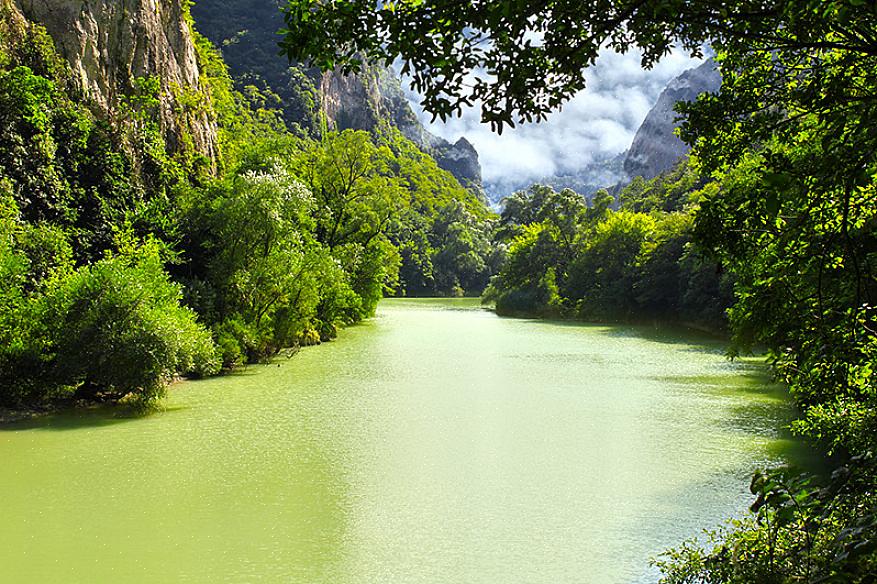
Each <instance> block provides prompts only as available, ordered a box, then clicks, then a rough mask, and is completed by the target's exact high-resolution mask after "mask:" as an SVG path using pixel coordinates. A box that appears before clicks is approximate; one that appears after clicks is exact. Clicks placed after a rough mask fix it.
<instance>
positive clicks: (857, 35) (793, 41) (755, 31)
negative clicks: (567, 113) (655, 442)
mask: <svg viewBox="0 0 877 584" xmlns="http://www.w3.org/2000/svg"><path fill="white" fill-rule="evenodd" d="M285 19H286V25H287V30H286V31H284V33H285V36H284V39H283V41H282V43H281V45H282V47H283V49H284V51H285V52H286V53H287V55H289V56H290V57H292V58H296V59H304V58H310V59H312V60H313V62H314V64H316V65H318V66H319V67H321V68H324V69H332V68H334V67H341V68H342V69H345V70H357V69H358V68H359V67H360V66H361V64H362V62H363V59H369V60H382V61H384V62H385V63H391V62H393V61H394V60H395V59H396V58H401V59H402V60H403V61H404V65H403V73H405V74H408V75H410V76H411V77H412V80H413V85H414V87H415V89H417V91H418V92H419V93H420V94H421V95H423V96H424V101H423V104H424V107H425V108H426V110H427V111H429V112H431V113H432V114H433V115H434V116H438V117H440V118H442V119H445V118H446V117H448V116H449V115H451V114H453V113H455V112H456V111H459V109H460V108H461V107H464V106H469V105H473V104H474V103H481V104H483V113H482V119H483V121H484V122H489V123H490V124H491V125H492V127H494V128H495V129H497V130H499V131H501V130H502V128H503V127H504V126H506V125H513V124H514V121H515V120H519V121H533V120H540V119H544V117H545V116H546V115H547V114H548V113H549V112H551V111H553V110H555V109H557V108H558V107H560V106H561V105H562V104H563V103H564V102H565V101H567V100H568V99H569V98H570V97H572V95H574V94H575V93H576V92H577V91H579V90H581V89H583V88H584V87H585V80H584V76H583V74H582V72H583V70H584V69H586V68H587V67H589V66H591V65H593V64H594V62H595V61H596V59H597V58H598V56H599V53H600V51H601V50H602V49H603V48H604V47H609V48H611V49H613V50H616V51H619V52H625V51H629V50H638V51H640V52H641V54H642V65H643V66H644V67H651V66H652V65H654V64H655V63H656V62H657V61H658V60H660V59H661V58H662V57H663V56H665V55H666V54H667V53H668V52H669V51H670V50H671V48H672V47H673V46H677V45H678V46H681V47H682V48H683V49H684V50H686V51H689V52H690V53H692V54H695V55H697V54H700V53H701V51H702V46H703V45H704V43H711V44H712V45H713V46H714V47H716V48H717V49H719V50H720V51H721V50H725V49H730V50H737V49H747V48H756V49H757V48H761V47H765V48H768V49H769V50H770V49H783V50H785V49H789V50H796V51H803V52H807V51H818V50H824V49H838V50H841V51H844V52H848V53H850V54H851V55H853V56H854V58H874V57H875V56H877V37H875V36H874V35H873V34H872V32H873V30H874V28H875V22H877V14H875V6H874V3H873V2H867V1H865V0H832V1H810V0H740V1H736V2H728V1H723V0H693V1H692V0H661V1H659V2H642V1H640V0H590V1H587V2H582V1H581V0H548V1H545V2H533V1H526V0H524V1H511V0H502V1H499V2H486V3H471V2H470V3H467V2H456V1H454V0H400V1H396V2H386V3H383V4H380V5H379V7H378V8H376V5H375V3H374V2H370V1H368V0H342V1H337V2H323V1H321V0H290V2H289V4H288V6H287V7H286V14H285Z"/></svg>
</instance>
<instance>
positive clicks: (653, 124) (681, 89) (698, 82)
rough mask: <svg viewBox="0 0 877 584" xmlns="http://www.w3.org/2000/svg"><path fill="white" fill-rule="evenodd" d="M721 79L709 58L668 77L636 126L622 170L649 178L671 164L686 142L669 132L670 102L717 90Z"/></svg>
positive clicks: (673, 115) (671, 123)
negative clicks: (697, 65)
mask: <svg viewBox="0 0 877 584" xmlns="http://www.w3.org/2000/svg"><path fill="white" fill-rule="evenodd" d="M721 83H722V76H721V74H720V73H719V71H718V70H717V69H716V64H715V62H714V61H713V60H712V59H708V60H706V61H705V62H704V63H703V64H702V65H700V66H699V67H696V68H694V69H689V70H688V71H685V72H684V73H682V74H681V75H680V76H679V77H676V78H675V79H674V80H673V81H671V82H670V83H669V84H668V85H667V87H666V88H665V89H664V91H663V92H662V93H661V95H660V96H659V97H658V101H657V103H656V104H655V106H654V107H653V108H652V109H651V111H649V113H648V115H647V116H646V119H645V121H643V123H642V125H641V126H640V127H639V129H638V130H637V132H636V135H635V136H634V138H633V143H632V144H631V146H630V149H629V150H628V151H627V155H626V156H625V159H624V171H625V173H627V175H628V176H629V177H635V176H642V177H643V178H645V179H650V178H654V177H656V176H658V175H659V174H661V173H662V172H665V171H667V170H670V169H671V168H673V166H674V165H675V164H676V163H677V162H678V161H679V158H681V157H682V156H684V155H685V154H687V153H688V146H687V145H686V144H685V143H684V142H682V140H680V139H679V137H678V136H676V135H675V134H674V133H673V130H674V129H675V128H676V127H677V126H678V122H677V121H676V117H677V115H678V114H677V113H676V112H675V111H673V106H674V105H675V104H676V102H679V101H693V100H694V99H696V98H697V96H698V95H700V94H701V93H703V92H705V91H711V92H714V91H718V89H719V87H720V86H721Z"/></svg>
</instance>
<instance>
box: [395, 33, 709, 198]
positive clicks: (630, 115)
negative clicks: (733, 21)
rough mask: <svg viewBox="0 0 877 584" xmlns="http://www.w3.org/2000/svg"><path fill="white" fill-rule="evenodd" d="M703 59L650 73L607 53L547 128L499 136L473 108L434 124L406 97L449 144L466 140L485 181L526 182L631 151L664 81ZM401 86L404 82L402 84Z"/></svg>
mask: <svg viewBox="0 0 877 584" xmlns="http://www.w3.org/2000/svg"><path fill="white" fill-rule="evenodd" d="M699 63H700V61H699V60H695V59H692V58H690V57H689V56H688V55H687V54H685V53H682V52H678V51H675V52H673V53H671V54H669V55H667V56H666V57H665V58H664V59H662V60H661V62H660V63H658V64H657V65H656V66H655V67H654V68H653V69H651V70H644V69H643V68H642V67H641V66H640V55H639V54H638V53H636V52H630V53H626V54H623V55H622V54H618V53H614V52H612V51H608V50H607V51H604V52H603V53H602V54H601V55H600V58H599V59H598V60H597V63H596V64H595V65H594V67H592V68H591V69H589V70H588V71H587V72H586V74H585V76H586V78H587V82H588V84H587V88H586V89H585V90H583V91H582V92H580V93H578V94H577V95H576V96H574V97H573V99H572V100H570V101H569V102H568V103H566V104H565V105H564V107H563V109H562V110H561V111H558V112H554V113H552V114H551V115H549V117H548V119H547V120H545V121H544V122H541V123H537V124H525V125H519V126H516V127H515V128H512V129H506V130H505V131H503V133H502V135H501V136H500V135H497V134H495V133H493V132H491V131H490V126H489V125H485V124H482V123H481V122H480V112H479V111H478V110H477V109H468V110H466V111H464V112H463V115H462V116H461V117H459V118H452V119H450V120H448V121H447V122H444V123H442V122H439V121H436V122H435V123H430V117H431V116H430V115H429V114H426V113H425V112H423V110H422V109H421V107H420V105H419V97H418V96H417V95H416V94H415V93H414V92H412V91H411V90H410V89H409V90H408V98H409V101H411V105H412V107H413V108H414V111H415V112H417V113H418V116H419V117H420V119H421V121H422V122H423V124H424V126H426V127H427V129H429V130H430V131H431V132H432V133H434V134H436V135H438V136H441V137H442V138H445V139H446V140H449V141H451V142H454V141H456V140H457V139H458V138H459V137H460V136H465V137H466V138H467V139H468V140H469V141H470V142H472V144H473V145H474V146H475V148H476V149H477V150H478V155H479V158H480V161H481V167H482V174H483V177H484V180H485V182H487V183H491V182H505V183H510V182H514V183H525V182H527V181H532V180H537V179H539V178H542V177H546V176H551V175H558V174H573V173H575V172H576V171H579V170H581V169H583V168H585V167H587V166H588V165H589V164H591V163H592V162H594V161H595V160H601V159H606V158H609V157H611V156H613V155H616V154H618V153H620V152H623V151H624V150H626V149H627V148H628V147H629V146H630V143H631V141H632V140H633V136H634V134H635V133H636V130H637V128H639V126H640V124H641V123H642V121H643V119H645V117H646V114H647V113H648V111H649V109H651V107H652V105H654V103H655V102H656V101H657V99H658V95H659V94H660V93H661V91H662V90H663V89H664V87H665V86H666V85H667V83H668V82H669V81H670V80H671V79H673V78H674V77H676V76H677V75H679V74H680V73H682V72H683V71H685V70H686V69H690V68H692V67H696V66H697V65H698V64H699ZM403 82H404V80H403Z"/></svg>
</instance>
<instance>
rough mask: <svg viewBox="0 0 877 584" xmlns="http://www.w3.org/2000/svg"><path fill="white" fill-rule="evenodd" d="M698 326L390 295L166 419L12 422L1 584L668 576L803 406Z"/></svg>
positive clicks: (179, 396) (774, 457) (2, 500)
mask: <svg viewBox="0 0 877 584" xmlns="http://www.w3.org/2000/svg"><path fill="white" fill-rule="evenodd" d="M781 396H782V393H781V392H780V391H778V390H777V388H774V387H771V386H769V385H766V379H765V377H764V375H763V373H762V372H761V371H760V370H759V369H758V367H757V366H756V365H753V364H747V363H731V362H729V361H727V360H726V359H725V358H724V357H723V355H722V344H721V343H719V342H710V341H706V340H704V339H703V338H700V337H695V336H692V335H691V334H690V333H680V332H668V331H658V330H651V329H641V328H630V327H602V326H584V325H572V324H563V323H546V322H538V321H530V320H515V319H501V318H498V317H496V316H495V315H493V314H492V313H489V312H485V311H482V310H479V309H477V304H475V303H474V302H473V301H467V300H458V301H450V300H448V301H430V300H386V301H383V302H382V303H381V306H380V308H379V311H378V315H377V317H376V318H374V319H371V320H370V321H368V322H366V323H363V324H361V325H358V326H355V327H352V328H350V329H347V330H345V331H343V332H342V333H341V335H340V337H339V339H338V341H337V342H333V343H329V344H326V345H322V346H319V347H312V348H308V349H305V350H303V351H301V352H300V353H299V354H298V355H297V356H295V357H294V358H292V359H290V360H283V361H280V362H278V363H275V364H272V365H270V366H252V367H250V368H248V369H247V370H246V371H244V372H242V373H239V374H235V375H231V376H227V377H222V378H216V379H211V380H206V381H200V382H187V383H183V384H180V385H178V386H176V387H175V388H174V389H173V390H172V392H171V396H170V398H169V399H168V400H167V410H166V411H164V412H162V413H159V414H154V415H151V416H148V417H145V418H139V419H131V418H125V417H123V416H120V415H119V414H118V413H117V412H113V411H107V410H103V411H91V412H79V413H76V412H73V413H66V414H61V415H56V416H52V417H47V418H43V419H39V420H36V421H31V422H27V423H22V424H17V425H14V426H8V427H5V428H3V430H2V431H0V464H2V471H0V580H2V581H8V582H19V583H27V582H39V583H51V582H64V583H67V582H134V583H136V582H267V583H274V582H283V583H308V584H310V583H332V584H344V583H351V584H367V583H412V584H420V583H424V584H426V583H429V584H439V583H451V582H453V583H470V582H471V583H504V584H514V583H528V584H540V583H545V584H558V583H566V582H582V583H598V584H599V583H604V582H605V583H628V582H651V581H654V580H655V579H656V575H655V573H654V571H653V570H651V569H650V568H649V567H648V562H649V558H650V557H652V556H654V555H655V554H657V553H659V552H660V551H661V550H663V549H665V548H666V547H668V546H671V545H674V544H677V543H679V542H681V541H682V540H684V539H687V538H690V537H692V536H696V535H697V534H698V533H699V532H700V530H701V529H702V528H704V527H708V526H714V525H716V524H717V523H718V522H720V521H721V520H722V518H724V517H728V516H731V515H734V514H737V513H740V512H741V511H742V510H743V509H745V507H746V505H747V504H748V503H749V502H750V498H749V497H748V496H747V485H748V477H749V474H750V473H751V471H752V470H753V468H754V467H755V466H757V465H764V464H767V463H772V462H778V461H781V460H782V459H783V458H784V457H785V456H787V454H788V449H789V446H790V444H791V443H790V442H789V440H787V439H785V438H783V437H782V433H781V432H780V431H779V429H780V428H781V427H782V426H783V425H784V424H786V423H787V421H788V419H789V417H790V415H791V412H790V409H789V406H788V405H787V404H786V403H785V402H784V400H783V399H782V397H781Z"/></svg>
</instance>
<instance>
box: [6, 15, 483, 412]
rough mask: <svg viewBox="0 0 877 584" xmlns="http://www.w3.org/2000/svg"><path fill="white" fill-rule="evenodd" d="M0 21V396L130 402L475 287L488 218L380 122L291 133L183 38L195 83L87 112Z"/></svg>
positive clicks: (148, 80) (44, 47)
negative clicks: (182, 379) (172, 108)
mask: <svg viewBox="0 0 877 584" xmlns="http://www.w3.org/2000/svg"><path fill="white" fill-rule="evenodd" d="M0 16H2V18H0V27H2V30H0V32H2V35H0V120H2V124H0V127H2V129H0V277H2V284H0V286H2V288H0V309H2V310H0V405H7V406H13V407H26V406H30V405H34V404H39V403H41V402H45V401H53V400H71V399H72V400H79V399H86V400H90V401H91V400H113V401H123V402H126V403H131V404H134V405H137V406H146V405H149V404H151V403H153V402H154V401H155V400H156V399H158V398H160V397H161V396H162V395H163V392H164V390H165V388H166V385H167V383H168V382H169V381H170V380H171V379H173V378H174V377H175V376H177V375H196V376H201V375H209V374H214V373H216V372H218V371H219V370H220V369H221V368H226V369H227V368H232V367H236V366H239V365H242V364H245V363H249V362H254V361H260V360H264V359H266V358H269V357H271V356H272V355H274V354H276V353H277V352H278V351H280V350H281V349H282V348H285V347H293V346H296V345H299V344H311V343H317V342H320V341H325V340H329V339H331V338H333V337H334V336H335V334H336V332H337V328H338V327H339V326H343V325H346V324H350V323H354V322H357V321H359V320H361V319H363V318H365V317H368V316H370V315H371V314H372V313H373V312H374V310H375V307H376V305H377V302H378V300H379V299H380V298H381V297H382V295H383V294H385V293H394V294H408V293H413V294H448V295H450V294H463V293H470V294H476V295H477V294H479V293H480V292H481V290H482V289H483V287H484V286H485V285H486V282H487V279H488V277H489V275H490V273H489V271H490V269H491V266H492V265H493V264H491V262H490V254H491V248H490V247H489V245H488V236H487V234H488V233H489V231H490V228H491V225H492V217H491V215H490V213H489V211H488V210H487V209H486V208H485V207H484V205H483V204H482V203H481V202H480V201H479V200H478V199H477V198H475V197H474V196H473V195H471V194H470V193H469V192H468V191H466V190H465V189H463V188H462V187H461V186H460V185H459V183H457V181H456V180H455V179H453V177H451V176H450V175H449V174H448V173H446V172H444V171H442V170H440V169H439V168H438V167H437V166H436V164H435V162H434V161H433V160H432V159H431V158H429V157H428V156H426V155H424V154H423V153H422V152H420V151H419V150H417V148H416V147H415V146H413V145H412V144H411V143H410V142H408V141H407V140H406V139H404V138H403V137H402V136H401V135H400V134H399V133H398V132H396V131H395V130H393V129H391V128H389V126H387V127H386V128H385V129H384V130H382V131H381V132H380V133H379V134H376V135H370V134H368V133H365V132H353V131H346V132H343V133H340V134H339V133H329V132H326V133H324V135H323V136H322V137H321V138H320V140H319V141H314V140H312V139H309V138H307V137H302V136H298V135H295V134H292V133H290V132H289V131H288V130H287V127H286V124H285V123H284V119H283V113H282V112H280V111H279V110H277V109H274V108H273V107H272V106H271V104H272V103H273V102H272V98H271V96H270V95H268V94H265V93H263V92H260V91H259V90H257V89H256V88H255V87H249V88H246V92H245V93H241V92H238V91H237V90H236V89H235V87H234V83H233V82H232V80H231V78H230V77H229V74H228V71H227V68H226V66H225V63H223V61H222V59H221V58H220V56H219V53H218V52H217V51H216V50H215V49H214V48H213V47H212V46H211V45H210V44H209V42H208V41H207V40H206V39H205V38H204V37H202V36H201V35H199V34H197V32H195V31H193V33H194V39H195V43H196V51H197V54H198V60H199V66H200V71H201V79H200V84H201V86H202V87H203V89H200V88H192V87H165V86H164V85H163V82H162V81H161V80H160V79H158V78H156V77H144V78H139V79H137V80H136V82H135V83H134V87H133V90H132V91H131V92H130V93H129V94H126V95H124V96H123V97H122V98H121V104H120V108H119V112H118V115H117V116H115V117H114V118H113V119H104V118H102V117H101V116H100V115H98V114H95V113H94V111H93V110H92V109H90V108H89V107H87V104H86V103H85V102H84V101H82V98H81V97H80V96H79V95H78V94H77V93H76V92H75V91H73V90H72V89H71V87H72V82H71V81H70V79H69V78H68V73H67V69H66V65H65V64H64V63H63V61H61V60H60V59H59V57H58V56H57V55H56V54H55V51H54V48H53V43H52V40H51V39H50V38H49V37H48V36H47V35H46V33H45V32H44V31H43V30H42V29H41V28H40V27H39V26H36V25H29V24H26V23H23V22H20V21H18V20H16V19H15V18H14V17H13V16H12V15H11V13H10V12H8V10H7V9H4V12H3V14H2V15H0ZM188 20H189V24H190V25H192V22H191V19H190V18H189V19H188ZM170 96H173V98H174V103H176V104H178V110H179V111H176V112H175V115H176V116H179V119H180V124H179V127H180V128H182V129H181V130H178V135H174V136H173V138H174V139H173V144H174V146H173V147H170V146H169V143H170V141H166V138H167V136H166V135H165V133H164V130H162V125H161V124H160V123H159V117H158V116H159V112H160V110H161V108H162V107H163V105H162V104H163V103H164V102H166V101H167V100H168V99H169V97H170ZM195 113H197V115H198V116H201V115H206V116H207V117H208V119H211V120H214V121H215V122H216V124H217V127H218V136H219V144H218V146H219V152H218V155H217V156H216V158H215V159H211V158H210V157H209V156H208V155H207V154H205V153H204V152H201V151H199V149H198V148H197V147H196V146H195V144H194V140H193V139H192V136H190V135H189V134H187V131H188V130H187V128H190V127H191V126H189V125H188V122H187V121H186V120H188V119H189V116H190V115H194V114H195ZM193 119H194V118H193Z"/></svg>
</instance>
